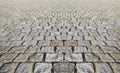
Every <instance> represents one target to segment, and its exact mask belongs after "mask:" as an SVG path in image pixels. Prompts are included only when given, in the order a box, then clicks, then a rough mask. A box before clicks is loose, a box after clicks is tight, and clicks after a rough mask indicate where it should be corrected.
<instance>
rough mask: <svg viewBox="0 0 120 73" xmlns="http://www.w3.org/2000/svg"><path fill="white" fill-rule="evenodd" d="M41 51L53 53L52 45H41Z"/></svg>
mask: <svg viewBox="0 0 120 73" xmlns="http://www.w3.org/2000/svg"><path fill="white" fill-rule="evenodd" d="M41 52H46V53H54V47H50V46H42V48H41Z"/></svg>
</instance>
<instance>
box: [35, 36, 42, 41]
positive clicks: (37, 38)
mask: <svg viewBox="0 0 120 73" xmlns="http://www.w3.org/2000/svg"><path fill="white" fill-rule="evenodd" d="M33 40H44V36H35V37H34V38H33Z"/></svg>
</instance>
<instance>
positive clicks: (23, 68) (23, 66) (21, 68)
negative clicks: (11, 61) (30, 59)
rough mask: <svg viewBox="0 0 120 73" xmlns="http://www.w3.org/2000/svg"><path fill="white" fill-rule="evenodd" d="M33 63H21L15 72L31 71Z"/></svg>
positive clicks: (25, 72)
mask: <svg viewBox="0 0 120 73" xmlns="http://www.w3.org/2000/svg"><path fill="white" fill-rule="evenodd" d="M32 68H33V63H21V64H20V65H19V66H18V67H17V69H16V71H15V73H32Z"/></svg>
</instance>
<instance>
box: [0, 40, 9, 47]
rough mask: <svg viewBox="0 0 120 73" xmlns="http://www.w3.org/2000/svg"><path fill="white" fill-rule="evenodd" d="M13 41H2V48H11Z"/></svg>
mask: <svg viewBox="0 0 120 73" xmlns="http://www.w3.org/2000/svg"><path fill="white" fill-rule="evenodd" d="M10 44H11V41H0V46H10Z"/></svg>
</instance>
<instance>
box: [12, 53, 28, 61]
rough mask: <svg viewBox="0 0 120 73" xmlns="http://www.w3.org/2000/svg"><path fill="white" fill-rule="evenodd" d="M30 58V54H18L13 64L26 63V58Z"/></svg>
mask: <svg viewBox="0 0 120 73" xmlns="http://www.w3.org/2000/svg"><path fill="white" fill-rule="evenodd" d="M29 56H30V54H19V55H18V56H17V57H16V58H15V60H14V62H26V61H27V60H28V57H29Z"/></svg>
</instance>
